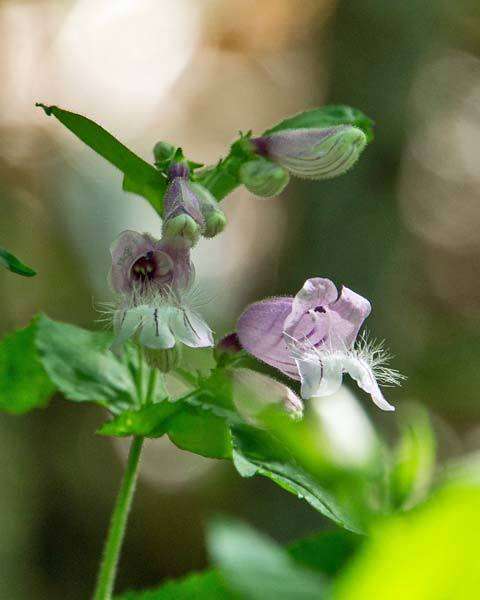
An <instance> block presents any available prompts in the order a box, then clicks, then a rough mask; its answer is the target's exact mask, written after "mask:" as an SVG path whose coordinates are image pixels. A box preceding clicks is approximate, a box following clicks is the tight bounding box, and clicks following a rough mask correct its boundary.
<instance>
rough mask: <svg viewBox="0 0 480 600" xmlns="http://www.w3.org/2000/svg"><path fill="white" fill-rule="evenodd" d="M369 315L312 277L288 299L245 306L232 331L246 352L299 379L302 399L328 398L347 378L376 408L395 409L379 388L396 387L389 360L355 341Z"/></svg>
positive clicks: (361, 302)
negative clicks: (346, 376)
mask: <svg viewBox="0 0 480 600" xmlns="http://www.w3.org/2000/svg"><path fill="white" fill-rule="evenodd" d="M370 310H371V307H370V303H369V301H368V300H366V299H365V298H363V297H362V296H360V295H359V294H356V293H355V292H353V291H352V290H349V289H348V288H346V287H343V288H342V290H341V292H340V294H338V292H337V289H336V287H335V285H334V284H333V283H332V282H331V281H330V280H329V279H322V278H313V279H308V280H307V281H306V282H305V284H304V286H303V288H302V289H301V290H300V292H299V293H298V294H297V295H296V296H295V297H294V298H292V297H285V298H283V297H279V298H271V299H268V300H264V301H262V302H257V303H255V304H252V305H251V306H249V307H248V308H247V309H246V310H245V312H244V313H243V314H242V315H241V317H240V319H239V321H238V325H237V332H238V337H239V340H240V343H241V345H242V347H243V348H244V349H245V350H247V352H249V353H250V354H253V355H254V356H255V357H256V358H258V359H260V360H262V361H263V362H265V363H267V364H269V365H271V366H273V367H275V368H277V369H279V370H280V371H282V373H284V374H285V375H287V376H288V377H291V378H292V379H297V380H300V381H301V395H302V397H303V398H305V399H308V398H312V397H320V396H329V395H331V394H334V393H335V392H336V391H338V389H339V388H340V386H341V384H342V378H343V374H344V373H348V374H349V375H350V376H351V377H352V378H353V379H354V380H355V381H356V382H357V384H358V386H359V387H360V388H361V389H363V390H364V391H365V392H367V393H368V394H370V396H371V397H372V400H373V401H374V403H375V404H376V405H377V406H378V407H379V408H381V409H383V410H395V409H394V407H393V406H391V405H390V404H389V403H388V402H387V401H386V400H385V398H384V396H383V394H382V392H381V390H380V387H379V383H386V384H398V383H399V382H400V380H401V379H402V376H401V375H399V373H398V372H397V371H395V370H392V369H388V368H386V366H385V365H386V362H387V361H388V358H389V357H388V355H387V354H386V352H385V351H384V349H383V345H382V344H380V345H376V344H373V343H370V342H368V341H367V340H366V338H362V337H361V338H360V340H359V341H358V342H357V338H358V334H359V330H360V328H361V326H362V324H363V322H364V320H365V319H366V318H367V317H368V315H369V314H370ZM356 342H357V343H356Z"/></svg>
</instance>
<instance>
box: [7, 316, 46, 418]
mask: <svg viewBox="0 0 480 600" xmlns="http://www.w3.org/2000/svg"><path fill="white" fill-rule="evenodd" d="M37 330H38V318H35V319H33V321H32V322H31V323H30V325H28V327H25V328H24V329H19V330H17V331H14V332H13V333H10V334H9V335H7V336H6V337H5V338H4V339H3V340H2V341H1V342H0V410H4V411H6V412H9V413H12V414H20V413H25V412H27V411H29V410H32V409H33V408H39V407H43V406H46V404H47V403H48V400H49V399H50V396H51V395H52V394H53V392H54V391H55V386H54V385H53V384H52V382H51V381H50V379H49V378H48V375H47V373H46V372H45V369H44V368H43V366H42V363H41V362H40V360H39V355H38V352H37V348H36V346H35V338H36V335H37Z"/></svg>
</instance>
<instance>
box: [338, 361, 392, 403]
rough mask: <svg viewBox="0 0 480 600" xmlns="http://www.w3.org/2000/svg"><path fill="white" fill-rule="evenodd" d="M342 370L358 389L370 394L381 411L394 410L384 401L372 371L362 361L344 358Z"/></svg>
mask: <svg viewBox="0 0 480 600" xmlns="http://www.w3.org/2000/svg"><path fill="white" fill-rule="evenodd" d="M343 368H344V370H345V371H346V372H347V373H348V374H349V375H350V377H352V378H353V379H355V381H356V382H357V384H358V387H360V388H361V389H362V390H364V391H365V392H367V394H370V396H371V397H372V400H373V401H374V403H375V404H376V405H377V406H378V407H379V408H381V409H382V410H395V407H394V406H392V405H391V404H389V403H388V402H387V401H386V400H385V398H384V396H383V394H382V392H381V390H380V387H379V386H378V383H377V380H376V379H375V375H374V374H373V371H372V369H371V368H370V366H369V365H368V364H367V363H366V362H365V361H364V360H362V359H361V358H357V357H355V356H348V357H345V359H344V360H343Z"/></svg>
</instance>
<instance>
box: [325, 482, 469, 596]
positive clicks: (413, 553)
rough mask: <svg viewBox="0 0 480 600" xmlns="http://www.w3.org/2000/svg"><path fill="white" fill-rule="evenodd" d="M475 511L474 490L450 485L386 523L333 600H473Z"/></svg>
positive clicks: (338, 589)
mask: <svg viewBox="0 0 480 600" xmlns="http://www.w3.org/2000/svg"><path fill="white" fill-rule="evenodd" d="M479 506H480V487H478V486H473V485H470V486H469V485H451V486H448V487H446V488H444V489H442V490H441V491H439V492H438V493H437V494H436V495H435V496H434V497H433V498H431V499H430V500H429V501H428V502H426V503H425V504H423V505H422V506H419V507H417V508H416V509H414V510H412V511H410V512H408V513H405V514H403V515H402V516H396V517H391V518H390V519H388V520H386V521H385V523H384V524H383V525H381V526H379V527H378V528H377V529H376V531H374V533H373V536H372V537H371V538H370V540H369V541H368V542H367V543H366V544H365V546H364V547H363V550H362V551H361V553H360V554H359V555H358V556H357V557H356V558H355V559H354V561H353V563H351V565H350V567H348V568H347V569H346V570H345V571H344V573H343V576H342V577H341V579H340V580H338V584H337V586H336V588H335V590H336V593H335V594H334V598H335V599H336V600H365V598H382V600H397V599H398V600H405V599H406V598H408V600H438V599H439V598H444V599H445V600H447V599H451V600H457V599H459V598H477V597H478V590H479V589H480V569H479V568H478V536H479V533H480V511H479Z"/></svg>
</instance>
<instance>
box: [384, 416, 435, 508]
mask: <svg viewBox="0 0 480 600" xmlns="http://www.w3.org/2000/svg"><path fill="white" fill-rule="evenodd" d="M402 417H403V418H402V419H401V420H400V429H401V434H400V441H399V443H398V445H397V447H396V448H395V452H394V456H393V466H392V472H391V483H392V489H391V494H392V501H393V504H394V507H395V508H410V507H412V506H413V505H415V504H416V503H417V502H419V501H420V500H422V499H423V498H424V497H425V496H426V494H427V492H428V489H429V487H430V484H431V482H432V479H433V474H434V470H435V454H436V443H435V435H434V433H433V430H432V425H431V423H430V418H429V416H428V413H427V411H426V410H425V409H424V408H422V407H421V406H415V407H414V406H412V407H410V409H409V410H408V411H407V412H406V413H405V414H403V415H402Z"/></svg>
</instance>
